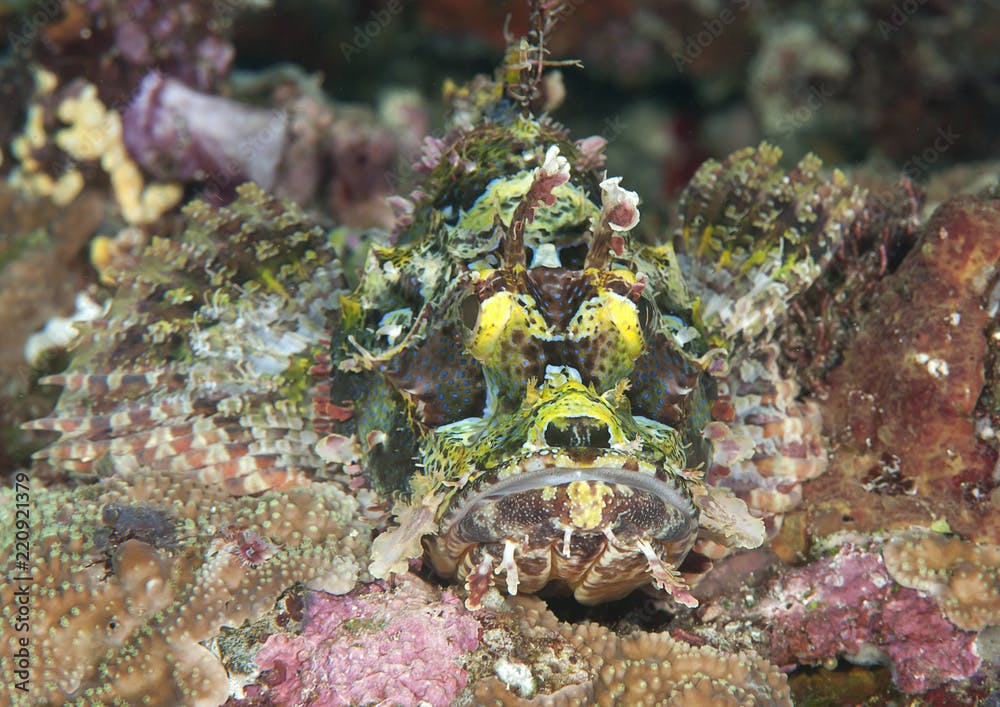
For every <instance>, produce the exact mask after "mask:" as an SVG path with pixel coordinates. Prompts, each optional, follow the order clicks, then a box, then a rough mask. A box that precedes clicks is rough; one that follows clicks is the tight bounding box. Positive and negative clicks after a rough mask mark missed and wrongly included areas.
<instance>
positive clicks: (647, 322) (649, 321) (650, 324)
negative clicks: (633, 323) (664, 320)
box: [635, 297, 660, 334]
mask: <svg viewBox="0 0 1000 707" xmlns="http://www.w3.org/2000/svg"><path fill="white" fill-rule="evenodd" d="M635 307H636V314H637V316H638V317H639V326H640V327H642V331H643V333H644V334H655V333H656V332H657V331H658V330H659V326H658V325H659V323H660V312H659V310H658V309H657V307H656V305H655V304H654V303H652V302H650V301H649V300H648V299H646V298H645V297H640V298H639V299H638V300H637V301H636V303H635Z"/></svg>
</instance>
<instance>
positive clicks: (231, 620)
mask: <svg viewBox="0 0 1000 707" xmlns="http://www.w3.org/2000/svg"><path fill="white" fill-rule="evenodd" d="M21 476H25V475H23V474H22V475H21ZM3 493H4V495H5V497H6V498H5V499H4V501H3V502H4V504H5V505H8V504H11V505H12V501H13V499H12V495H13V494H12V493H11V492H10V491H8V490H6V489H5V490H4V492H3ZM31 497H32V506H31V511H30V529H29V533H30V537H31V539H32V541H31V546H30V547H31V558H32V559H31V561H30V562H29V563H28V567H27V569H25V568H24V567H21V566H18V567H17V568H15V562H14V560H15V553H14V538H15V519H14V516H13V514H6V515H5V517H4V518H3V519H2V521H0V523H2V527H0V542H2V547H3V549H4V551H5V557H7V558H8V559H7V560H5V564H4V567H3V572H4V576H6V577H8V578H9V579H10V581H7V582H4V586H3V588H2V589H0V598H2V600H3V606H4V609H3V615H2V618H0V621H2V625H3V636H4V640H3V642H2V644H0V668H2V669H3V670H4V673H5V674H7V675H12V674H13V670H14V666H15V664H16V662H17V652H18V650H19V648H20V646H21V645H22V644H19V642H18V637H19V636H20V637H22V638H27V639H28V642H29V644H30V646H31V650H30V654H31V661H30V665H31V675H32V677H31V680H30V681H28V682H29V684H30V692H29V695H30V698H31V699H32V700H33V701H34V702H37V703H49V704H92V703H95V702H100V703H105V704H107V703H111V702H116V701H117V702H121V703H137V702H142V703H144V704H164V705H167V704H180V703H183V704H202V705H213V704H220V703H221V702H223V701H225V699H226V696H227V695H228V692H229V681H228V677H227V674H226V670H225V669H224V668H223V667H222V664H221V663H220V662H219V660H218V659H217V658H216V657H215V656H214V655H213V654H212V653H211V652H210V651H209V650H207V649H206V648H205V647H204V646H203V645H201V642H203V641H206V640H208V639H210V638H212V637H213V636H214V635H215V634H217V633H218V632H219V629H220V628H221V627H222V626H239V625H241V624H242V623H243V622H244V621H246V620H253V619H256V618H257V617H258V616H259V615H261V614H263V613H264V612H265V611H268V610H270V609H271V607H272V606H273V605H274V602H275V600H276V599H277V598H278V596H279V594H281V592H283V591H284V590H285V589H286V588H288V587H289V586H291V585H292V584H293V583H295V582H303V583H305V584H306V585H308V586H311V587H314V588H316V589H322V590H325V591H329V592H336V593H343V592H346V591H349V590H350V589H351V588H352V587H353V586H354V584H355V582H356V581H357V579H358V578H359V576H362V577H363V569H362V567H361V565H360V564H359V561H360V560H362V559H363V558H364V557H365V556H366V555H367V550H368V544H369V537H370V527H369V526H368V525H366V524H365V523H364V522H363V521H361V520H360V517H361V515H360V514H359V512H358V507H357V501H356V500H355V499H354V498H352V497H351V496H350V495H348V494H346V493H345V492H344V491H343V490H342V489H341V488H340V487H339V486H337V485H335V484H332V483H328V484H323V485H322V486H312V487H309V488H303V489H295V490H291V491H272V492H268V493H265V494H263V495H260V496H257V497H252V498H251V497H247V498H239V497H233V496H231V495H229V494H227V493H226V492H225V491H223V490H221V489H216V490H213V489H212V488H211V487H207V486H205V485H203V484H201V483H199V482H197V481H196V480H190V479H189V480H178V479H177V478H175V477H174V476H173V475H172V474H170V473H169V472H141V473H138V474H136V475H134V476H132V477H131V478H130V479H129V480H128V481H125V480H122V479H120V478H111V479H108V480H106V481H104V482H102V483H100V484H95V485H90V486H85V487H82V488H70V489H58V488H54V489H44V488H40V487H35V488H33V489H32V490H31ZM19 517H20V516H19ZM18 592H22V593H29V594H30V596H31V602H30V619H26V618H24V617H20V619H21V620H23V621H25V623H26V625H27V626H29V627H30V628H29V629H28V633H27V635H25V634H24V632H23V631H21V630H17V631H15V628H14V627H15V624H16V622H18V620H19V615H18V613H17V607H18V606H19V604H17V603H15V601H14V599H15V595H16V593H18ZM0 689H2V690H3V692H0V695H2V698H3V699H4V701H5V702H7V703H8V704H12V703H14V698H15V697H16V696H17V697H20V696H23V695H21V694H20V693H19V692H16V691H15V685H14V683H13V682H12V681H4V685H3V687H2V688H0Z"/></svg>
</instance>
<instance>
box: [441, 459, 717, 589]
mask: <svg viewBox="0 0 1000 707" xmlns="http://www.w3.org/2000/svg"><path fill="white" fill-rule="evenodd" d="M548 461H549V463H553V465H552V466H548V467H547V468H541V469H533V468H532V467H536V466H538V459H537V458H532V459H529V460H527V461H526V462H523V463H522V464H521V465H520V467H519V468H520V469H522V471H520V473H516V474H514V475H511V476H508V477H506V478H502V479H499V480H494V481H491V482H489V483H487V484H486V485H484V486H480V488H478V489H477V490H475V491H474V492H472V493H471V494H469V495H468V496H466V497H464V498H460V499H458V500H457V501H455V502H453V505H452V509H451V510H450V512H448V513H447V514H446V515H445V517H444V518H443V519H442V521H441V525H440V530H439V533H438V535H437V536H436V537H435V538H433V540H432V541H431V542H430V544H429V550H430V553H429V555H430V559H431V562H432V564H434V566H435V568H436V569H437V571H438V572H439V573H441V574H443V575H444V576H457V577H458V578H459V579H460V580H461V579H464V580H466V582H467V585H468V584H469V581H470V580H469V578H470V577H472V578H475V576H476V575H483V573H484V572H487V566H488V571H489V572H492V573H494V574H500V573H502V572H505V573H506V579H507V581H506V588H507V591H508V593H511V594H516V593H517V592H518V591H521V592H535V591H538V590H540V589H542V588H543V587H545V586H546V585H549V584H550V583H551V584H552V585H553V587H554V588H559V587H562V588H564V589H568V590H569V591H571V592H572V593H573V594H574V596H575V597H576V598H577V600H578V601H581V602H582V603H587V604H590V603H598V602H601V601H608V600H610V599H614V598H619V597H620V596H624V595H625V594H628V593H629V592H630V591H632V589H634V588H636V587H638V586H640V585H642V584H645V583H647V582H649V581H650V580H651V579H658V580H659V578H660V577H665V576H669V577H670V578H671V579H672V580H673V579H676V578H675V577H674V574H675V573H673V568H674V567H676V566H677V565H678V564H679V563H680V561H681V560H683V558H684V556H685V555H686V554H687V552H688V550H689V549H690V548H691V545H692V544H693V543H694V539H695V536H696V534H697V531H698V512H697V510H696V508H695V506H694V503H693V502H692V500H691V498H690V495H689V494H688V493H687V491H686V489H685V488H684V487H683V486H682V485H681V484H682V483H683V482H682V481H680V480H678V481H674V480H673V479H672V478H670V477H667V478H663V476H666V475H665V474H663V473H662V472H661V475H659V476H658V475H656V474H655V473H654V471H653V470H652V469H651V468H649V466H648V465H642V466H645V467H646V470H645V471H639V470H638V469H639V467H640V463H639V462H638V461H637V460H636V459H635V458H633V457H626V458H622V459H620V460H619V459H614V460H613V461H612V463H606V462H607V461H608V459H607V457H605V458H604V459H602V462H605V463H602V464H598V465H594V466H586V465H582V466H571V465H568V464H565V463H555V460H553V459H551V458H549V460H548ZM561 462H565V457H564V458H563V459H562V460H561ZM526 468H527V469H532V470H524V469H526ZM658 583H660V582H659V581H658Z"/></svg>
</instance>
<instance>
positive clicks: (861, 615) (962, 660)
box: [753, 545, 980, 694]
mask: <svg viewBox="0 0 1000 707" xmlns="http://www.w3.org/2000/svg"><path fill="white" fill-rule="evenodd" d="M753 613H754V614H758V615H761V614H762V615H763V616H765V617H766V618H767V621H768V623H769V624H770V625H772V626H775V627H778V630H775V631H774V632H772V634H771V651H772V653H771V659H772V660H773V661H774V662H776V663H778V664H779V665H781V664H794V663H823V662H827V661H830V660H836V659H837V658H838V657H840V656H844V657H846V658H847V659H848V660H849V661H851V662H855V663H863V664H870V663H885V662H889V663H891V666H892V671H893V680H894V681H895V683H896V684H897V686H898V687H899V688H900V689H901V690H903V691H904V692H906V693H909V694H916V693H922V692H926V691H927V690H929V689H932V688H934V687H938V686H939V685H942V684H943V683H946V682H948V681H951V680H961V679H964V678H968V677H970V676H972V675H974V674H975V673H976V671H977V670H978V669H979V666H980V658H979V656H978V655H976V653H975V651H974V642H975V638H976V634H975V633H970V632H966V631H960V630H958V629H957V628H956V627H955V626H954V625H953V624H952V623H951V622H949V621H948V620H947V619H946V618H945V617H944V616H942V614H941V610H940V609H939V608H938V606H937V604H935V603H934V601H933V600H932V599H930V598H928V597H926V596H924V595H922V594H921V593H920V592H917V591H916V590H913V589H907V588H905V587H900V586H899V585H897V584H895V583H894V582H893V581H892V579H891V577H890V576H889V574H888V572H887V571H886V569H885V565H884V564H883V562H882V558H881V556H880V555H879V554H877V553H872V552H869V551H866V550H862V549H859V548H857V547H853V546H850V545H848V546H845V547H843V548H841V549H840V551H839V552H838V553H837V554H836V555H834V556H832V557H828V558H824V559H822V560H819V561H817V562H814V563H812V564H810V565H808V566H806V567H803V568H800V569H797V570H793V571H791V572H789V573H787V574H785V575H784V576H783V577H782V578H781V579H780V580H779V581H778V583H777V585H776V586H774V587H773V588H772V589H771V592H770V593H769V596H768V598H767V599H765V600H764V601H763V602H761V603H760V604H758V605H757V606H756V607H755V608H754V609H753Z"/></svg>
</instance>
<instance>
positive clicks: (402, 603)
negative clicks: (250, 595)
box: [247, 576, 479, 707]
mask: <svg viewBox="0 0 1000 707" xmlns="http://www.w3.org/2000/svg"><path fill="white" fill-rule="evenodd" d="M478 636H479V624H478V623H477V622H476V620H475V619H474V618H472V616H471V615H470V614H469V613H468V612H467V611H466V610H465V609H464V608H463V606H462V603H461V601H460V600H459V599H458V598H456V597H455V595H454V594H452V593H451V592H448V591H444V592H441V591H439V590H437V589H434V588H432V587H431V586H429V585H427V584H425V583H423V582H422V581H421V580H419V579H417V578H415V577H412V576H406V577H402V578H400V580H399V583H398V584H397V585H396V587H395V588H393V589H385V588H383V587H380V586H378V585H371V586H369V587H367V588H366V589H364V590H362V591H359V592H355V593H353V594H351V595H349V596H346V597H335V596H331V595H329V594H323V593H313V594H310V595H309V597H308V599H307V606H306V618H305V624H304V627H303V631H302V633H301V634H300V635H297V636H288V635H285V634H274V635H272V636H271V637H270V638H269V639H268V640H267V642H266V643H265V644H264V646H263V648H262V649H261V650H260V652H259V653H258V654H257V656H256V662H257V664H258V665H259V666H260V668H261V669H262V670H264V671H265V673H264V679H263V682H264V683H265V685H266V686H265V687H261V688H252V689H251V690H248V691H247V692H253V693H255V694H254V697H258V698H261V699H264V700H266V701H267V702H268V703H270V704H283V705H290V704H309V705H315V706H316V707H320V706H322V705H331V706H332V705H353V704H374V703H376V702H377V703H379V704H393V705H417V704H429V705H448V704H451V701H452V699H453V698H454V697H455V695H456V693H457V692H458V691H459V690H461V689H462V688H463V687H465V683H466V673H465V670H464V669H463V668H462V657H463V656H464V655H465V654H467V653H469V652H470V651H472V650H474V649H475V648H476V646H477V645H478V643H479V638H478Z"/></svg>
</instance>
